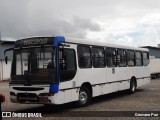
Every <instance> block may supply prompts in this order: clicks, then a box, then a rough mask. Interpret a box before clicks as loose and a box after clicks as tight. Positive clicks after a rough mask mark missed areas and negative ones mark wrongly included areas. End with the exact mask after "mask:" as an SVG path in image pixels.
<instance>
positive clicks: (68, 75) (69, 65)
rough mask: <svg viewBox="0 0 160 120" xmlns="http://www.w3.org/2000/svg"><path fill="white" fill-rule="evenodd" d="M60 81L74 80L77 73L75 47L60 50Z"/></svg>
mask: <svg viewBox="0 0 160 120" xmlns="http://www.w3.org/2000/svg"><path fill="white" fill-rule="evenodd" d="M59 65H60V81H61V82H64V81H68V80H72V79H73V78H74V76H75V74H76V57H75V51H74V50H73V49H63V50H60V52H59Z"/></svg>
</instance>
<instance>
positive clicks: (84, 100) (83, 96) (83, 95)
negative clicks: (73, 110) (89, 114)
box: [77, 87, 91, 107]
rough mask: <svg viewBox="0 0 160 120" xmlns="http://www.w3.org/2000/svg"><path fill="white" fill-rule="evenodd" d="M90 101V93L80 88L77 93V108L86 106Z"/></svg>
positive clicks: (85, 88)
mask: <svg viewBox="0 0 160 120" xmlns="http://www.w3.org/2000/svg"><path fill="white" fill-rule="evenodd" d="M90 101H91V92H90V90H89V89H88V88H87V87H81V89H80V91H79V100H78V102H77V105H78V107H84V106H87V105H88V103H89V102H90Z"/></svg>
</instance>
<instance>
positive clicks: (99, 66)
mask: <svg viewBox="0 0 160 120" xmlns="http://www.w3.org/2000/svg"><path fill="white" fill-rule="evenodd" d="M93 49H101V50H103V53H104V56H103V57H100V56H98V57H97V58H98V59H99V58H103V62H104V65H103V64H98V66H95V64H94V61H95V57H94V56H93V54H94V53H93ZM91 53H92V57H91V58H92V65H93V67H94V68H105V67H106V60H105V49H104V47H98V46H92V48H91ZM101 65H103V66H101Z"/></svg>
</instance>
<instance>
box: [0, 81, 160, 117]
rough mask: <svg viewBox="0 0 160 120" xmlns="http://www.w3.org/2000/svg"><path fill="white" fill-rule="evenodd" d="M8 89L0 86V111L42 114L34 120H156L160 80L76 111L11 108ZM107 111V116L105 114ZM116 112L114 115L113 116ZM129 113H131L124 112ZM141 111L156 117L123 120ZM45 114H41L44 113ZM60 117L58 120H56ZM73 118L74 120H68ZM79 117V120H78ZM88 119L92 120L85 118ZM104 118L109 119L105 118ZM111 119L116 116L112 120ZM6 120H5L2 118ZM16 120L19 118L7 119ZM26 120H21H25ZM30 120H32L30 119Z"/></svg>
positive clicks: (66, 107)
mask: <svg viewBox="0 0 160 120" xmlns="http://www.w3.org/2000/svg"><path fill="white" fill-rule="evenodd" d="M8 88H9V85H8V82H1V83H0V93H3V94H5V95H6V102H5V103H3V104H2V111H14V112H18V113H26V112H30V113H32V112H34V113H42V116H43V118H34V119H43V120H51V119H56V120H57V119H69V120H72V119H84V116H85V117H86V118H85V119H87V120H90V119H93V118H94V119H97V120H101V119H119V120H123V119H128V120H130V119H144V120H146V119H148V120H150V119H157V120H158V119H160V79H157V80H151V83H150V84H148V85H145V86H143V87H140V88H138V89H137V92H136V93H135V94H131V95H130V94H128V93H127V92H126V91H122V92H117V93H112V94H109V95H104V96H100V97H96V98H94V99H93V100H92V102H91V104H90V105H89V106H87V107H84V108H76V107H75V106H74V105H75V104H74V103H69V104H65V105H59V106H55V105H51V106H44V105H40V104H15V103H11V102H10V98H9V91H8ZM106 111H108V112H106ZM117 111H118V112H117ZM128 111H131V112H128ZM140 111H143V113H145V114H148V115H149V114H151V113H153V114H152V115H157V114H156V113H157V112H158V117H149V118H148V117H145V118H141V117H132V118H128V117H124V116H129V115H130V116H132V115H135V114H136V113H138V114H140V113H141V112H140ZM44 112H45V113H44ZM57 116H61V117H57ZM69 116H77V117H78V118H77V117H69ZM80 116H83V117H80ZM88 116H92V117H88ZM104 116H109V117H108V118H106V117H104ZM112 116H117V117H116V118H115V117H114V118H113V117H112ZM5 119H6V118H5ZM8 119H16V120H19V119H21V118H18V119H17V118H8ZM25 119H27V120H28V118H23V120H25ZM32 119H33V118H32Z"/></svg>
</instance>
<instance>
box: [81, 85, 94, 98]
mask: <svg viewBox="0 0 160 120" xmlns="http://www.w3.org/2000/svg"><path fill="white" fill-rule="evenodd" d="M82 87H86V88H88V89H89V90H90V92H91V97H92V96H93V90H92V85H91V84H90V83H89V82H85V83H83V84H82V85H81V87H80V89H81V88H82Z"/></svg>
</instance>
